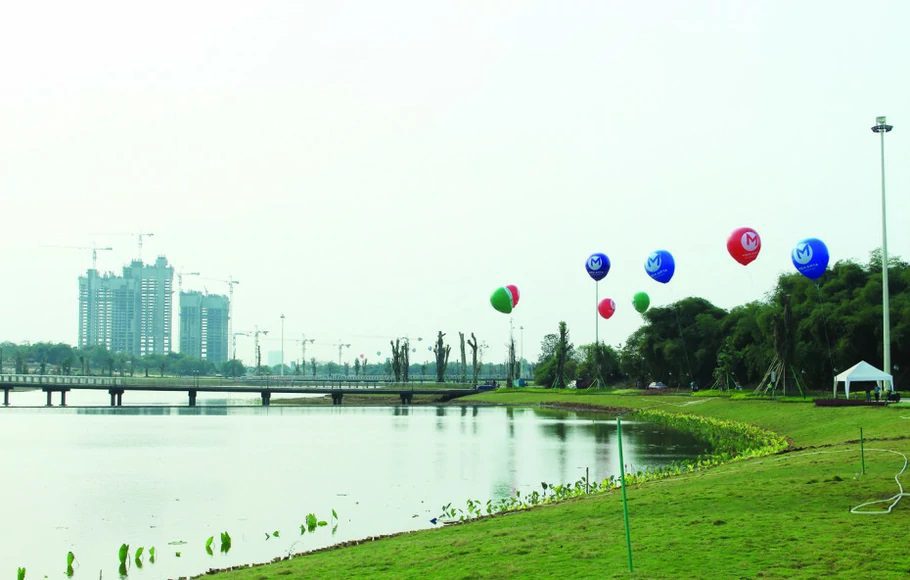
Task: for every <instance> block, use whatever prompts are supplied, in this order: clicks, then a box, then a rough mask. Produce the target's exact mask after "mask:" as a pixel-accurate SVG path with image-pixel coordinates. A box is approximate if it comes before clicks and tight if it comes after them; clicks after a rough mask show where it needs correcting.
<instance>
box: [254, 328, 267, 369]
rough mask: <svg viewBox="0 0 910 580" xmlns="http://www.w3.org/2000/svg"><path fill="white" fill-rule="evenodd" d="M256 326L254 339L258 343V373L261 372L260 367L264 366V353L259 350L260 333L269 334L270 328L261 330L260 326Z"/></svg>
mask: <svg viewBox="0 0 910 580" xmlns="http://www.w3.org/2000/svg"><path fill="white" fill-rule="evenodd" d="M254 328H255V329H256V330H254V331H253V340H254V341H255V345H256V374H257V375H258V374H259V372H260V371H259V369H260V367H261V366H262V353H261V352H260V350H259V335H260V334H265V335H268V333H269V331H268V330H259V327H258V326H255V327H254Z"/></svg>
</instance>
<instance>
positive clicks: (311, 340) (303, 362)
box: [288, 334, 316, 368]
mask: <svg viewBox="0 0 910 580" xmlns="http://www.w3.org/2000/svg"><path fill="white" fill-rule="evenodd" d="M288 340H290V341H291V342H296V343H297V344H299V345H300V356H301V357H302V358H301V360H300V366H301V368H302V367H305V366H306V345H307V344H313V343H314V342H316V339H315V338H307V337H306V335H305V334H301V335H300V338H290V339H288Z"/></svg>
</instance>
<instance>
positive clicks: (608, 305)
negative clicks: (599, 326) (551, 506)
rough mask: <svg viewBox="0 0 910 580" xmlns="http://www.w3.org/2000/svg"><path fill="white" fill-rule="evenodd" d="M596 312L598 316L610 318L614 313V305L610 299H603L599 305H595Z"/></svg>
mask: <svg viewBox="0 0 910 580" xmlns="http://www.w3.org/2000/svg"><path fill="white" fill-rule="evenodd" d="M597 311H598V312H600V315H601V316H603V317H604V318H610V317H611V316H613V313H614V312H616V303H615V302H613V299H612V298H604V299H603V300H601V301H600V304H598V305H597Z"/></svg>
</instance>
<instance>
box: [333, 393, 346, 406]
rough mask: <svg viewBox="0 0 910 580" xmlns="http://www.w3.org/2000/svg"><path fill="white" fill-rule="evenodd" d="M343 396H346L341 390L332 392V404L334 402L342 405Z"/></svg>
mask: <svg viewBox="0 0 910 580" xmlns="http://www.w3.org/2000/svg"><path fill="white" fill-rule="evenodd" d="M343 396H344V393H340V392H339V393H332V404H333V405H340V404H341V398H342V397H343Z"/></svg>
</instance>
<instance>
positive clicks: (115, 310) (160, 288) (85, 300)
mask: <svg viewBox="0 0 910 580" xmlns="http://www.w3.org/2000/svg"><path fill="white" fill-rule="evenodd" d="M173 280H174V269H173V268H172V267H171V266H169V265H168V263H167V259H166V258H164V257H163V256H160V257H159V258H158V259H157V260H156V261H155V263H154V264H143V263H142V262H140V261H138V260H134V261H133V262H132V263H130V265H129V266H124V268H123V275H122V276H115V275H114V274H111V273H106V274H104V275H101V274H99V273H98V271H97V270H94V269H91V270H88V271H87V272H86V275H85V276H80V277H79V347H80V348H86V347H90V346H104V347H105V348H107V349H108V350H110V351H111V352H125V353H127V354H131V355H134V356H144V355H147V354H167V353H168V352H170V351H171V312H172V305H171V286H172V284H173Z"/></svg>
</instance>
